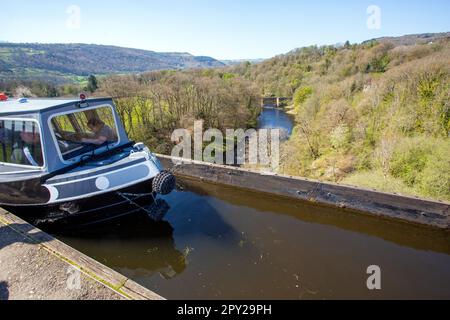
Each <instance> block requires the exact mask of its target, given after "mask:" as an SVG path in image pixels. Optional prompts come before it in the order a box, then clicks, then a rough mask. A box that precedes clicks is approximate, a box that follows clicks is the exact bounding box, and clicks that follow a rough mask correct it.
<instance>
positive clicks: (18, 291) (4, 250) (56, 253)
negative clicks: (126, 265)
mask: <svg viewBox="0 0 450 320" xmlns="http://www.w3.org/2000/svg"><path fill="white" fill-rule="evenodd" d="M8 299H10V300H28V299H32V300H125V299H140V300H141V299H142V300H143V299H149V300H159V299H162V297H160V296H158V295H157V294H155V293H153V292H151V291H150V290H147V289H145V288H143V287H141V286H140V285H138V284H137V283H135V282H133V281H131V280H129V279H127V278H125V277H124V276H123V275H120V274H118V273H117V272H115V271H113V270H111V269H109V268H107V267H105V266H104V265H102V264H100V263H99V262H97V261H95V260H93V259H91V258H89V257H87V256H85V255H83V254H82V253H80V252H78V251H76V250H75V249H73V248H71V247H69V246H67V245H65V244H63V243H62V242H60V241H58V240H56V239H54V238H52V237H51V236H50V235H48V234H46V233H44V232H42V231H41V230H39V229H36V228H34V227H33V226H31V225H30V224H28V223H26V222H25V221H22V220H21V219H19V218H17V217H16V216H13V215H11V214H8V213H6V212H4V211H2V209H0V300H8Z"/></svg>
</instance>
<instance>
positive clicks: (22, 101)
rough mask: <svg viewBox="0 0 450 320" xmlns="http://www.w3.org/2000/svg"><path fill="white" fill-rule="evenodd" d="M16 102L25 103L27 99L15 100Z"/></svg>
mask: <svg viewBox="0 0 450 320" xmlns="http://www.w3.org/2000/svg"><path fill="white" fill-rule="evenodd" d="M17 102H18V103H27V102H28V99H27V98H20V99H17Z"/></svg>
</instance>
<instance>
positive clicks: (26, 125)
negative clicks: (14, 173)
mask: <svg viewBox="0 0 450 320" xmlns="http://www.w3.org/2000/svg"><path fill="white" fill-rule="evenodd" d="M0 162H1V163H6V164H16V165H24V166H32V167H42V166H43V165H44V157H43V156H42V146H41V135H40V131H39V125H38V124H37V122H35V121H31V120H0Z"/></svg>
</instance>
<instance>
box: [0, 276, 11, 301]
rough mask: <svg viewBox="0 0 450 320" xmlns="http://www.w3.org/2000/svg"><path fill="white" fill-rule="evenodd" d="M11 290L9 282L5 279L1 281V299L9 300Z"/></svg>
mask: <svg viewBox="0 0 450 320" xmlns="http://www.w3.org/2000/svg"><path fill="white" fill-rule="evenodd" d="M8 298H9V290H8V283H7V282H5V281H0V300H8Z"/></svg>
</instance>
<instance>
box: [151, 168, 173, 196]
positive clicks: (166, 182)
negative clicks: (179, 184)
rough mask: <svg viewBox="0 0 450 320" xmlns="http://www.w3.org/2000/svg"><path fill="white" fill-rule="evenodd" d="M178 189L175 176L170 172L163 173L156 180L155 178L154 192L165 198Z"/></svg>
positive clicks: (153, 183)
mask: <svg viewBox="0 0 450 320" xmlns="http://www.w3.org/2000/svg"><path fill="white" fill-rule="evenodd" d="M175 187H176V179H175V176H174V175H173V174H172V173H170V172H169V171H166V170H164V171H161V172H160V173H159V174H158V175H157V176H156V177H155V178H153V182H152V189H153V192H156V193H158V194H161V195H163V196H165V195H167V194H169V193H171V192H172V191H173V190H174V189H175Z"/></svg>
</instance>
